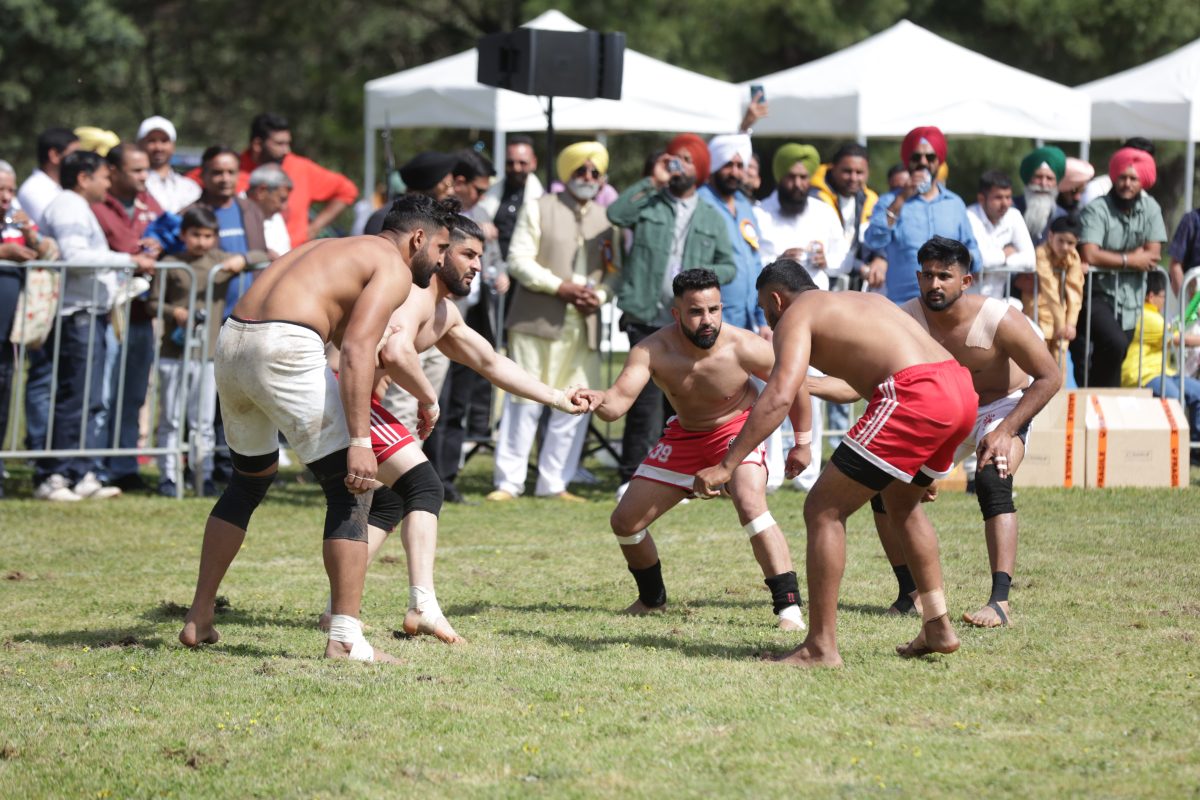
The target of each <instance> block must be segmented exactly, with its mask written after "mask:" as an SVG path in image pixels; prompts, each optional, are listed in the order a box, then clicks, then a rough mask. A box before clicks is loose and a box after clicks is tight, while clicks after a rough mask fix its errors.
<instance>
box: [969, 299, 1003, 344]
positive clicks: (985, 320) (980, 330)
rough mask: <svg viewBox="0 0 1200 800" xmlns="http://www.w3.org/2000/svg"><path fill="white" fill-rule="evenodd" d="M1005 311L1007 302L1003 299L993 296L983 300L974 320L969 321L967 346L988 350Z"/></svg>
mask: <svg viewBox="0 0 1200 800" xmlns="http://www.w3.org/2000/svg"><path fill="white" fill-rule="evenodd" d="M1007 313H1008V303H1006V302H1004V301H1003V300H998V299H996V298H995V297H989V298H987V299H986V300H984V301H983V305H982V306H980V307H979V313H978V314H976V315H975V321H974V322H972V323H971V330H969V331H967V347H978V348H980V349H982V350H990V349H991V347H992V341H993V340H994V339H995V338H996V329H997V328H999V327H1000V320H1002V319H1004V315H1005V314H1007Z"/></svg>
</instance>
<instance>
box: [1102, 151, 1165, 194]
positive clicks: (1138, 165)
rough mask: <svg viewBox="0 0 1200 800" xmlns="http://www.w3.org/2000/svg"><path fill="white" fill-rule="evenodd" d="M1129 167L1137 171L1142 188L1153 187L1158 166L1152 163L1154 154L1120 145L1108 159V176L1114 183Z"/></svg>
mask: <svg viewBox="0 0 1200 800" xmlns="http://www.w3.org/2000/svg"><path fill="white" fill-rule="evenodd" d="M1130 167H1133V168H1134V170H1136V171H1137V176H1138V180H1139V181H1141V183H1142V188H1143V189H1151V188H1153V187H1154V182H1155V181H1157V180H1158V167H1157V166H1155V164H1154V156H1152V155H1150V154H1149V153H1147V152H1146V151H1145V150H1138V149H1137V148H1136V147H1122V148H1121V149H1120V150H1118V151H1117V152H1115V153H1113V157H1112V158H1111V159H1109V161H1108V177H1110V178H1112V181H1113V183H1116V182H1117V178H1119V177H1120V176H1121V175H1123V174H1124V173H1125V170H1127V169H1129V168H1130Z"/></svg>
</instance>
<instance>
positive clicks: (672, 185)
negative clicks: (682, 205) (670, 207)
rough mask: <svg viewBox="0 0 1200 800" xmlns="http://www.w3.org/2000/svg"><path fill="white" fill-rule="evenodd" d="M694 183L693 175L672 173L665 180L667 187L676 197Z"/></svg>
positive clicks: (681, 194) (694, 177) (685, 191)
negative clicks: (668, 178)
mask: <svg viewBox="0 0 1200 800" xmlns="http://www.w3.org/2000/svg"><path fill="white" fill-rule="evenodd" d="M695 185H696V176H695V175H672V176H671V178H670V180H668V181H667V189H669V190H670V191H671V194H673V195H675V196H676V197H682V196H683V195H685V194H687V192H688V191H689V190H690V189H691V188H692V187H693V186H695Z"/></svg>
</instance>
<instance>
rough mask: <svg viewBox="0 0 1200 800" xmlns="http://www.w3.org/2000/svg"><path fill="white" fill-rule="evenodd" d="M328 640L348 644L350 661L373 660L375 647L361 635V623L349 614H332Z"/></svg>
mask: <svg viewBox="0 0 1200 800" xmlns="http://www.w3.org/2000/svg"><path fill="white" fill-rule="evenodd" d="M329 641H331V642H342V643H345V644H349V645H350V660H351V661H374V660H375V648H373V647H371V645H370V644H368V643H367V639H366V637H365V636H363V632H362V623H361V622H359V621H358V620H357V619H355V618H354V617H352V616H350V615H349V614H334V615H333V617H332V618H331V619H330V620H329Z"/></svg>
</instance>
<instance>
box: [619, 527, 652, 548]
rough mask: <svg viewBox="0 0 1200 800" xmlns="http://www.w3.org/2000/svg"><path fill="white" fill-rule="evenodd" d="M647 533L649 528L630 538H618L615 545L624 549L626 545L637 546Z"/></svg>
mask: <svg viewBox="0 0 1200 800" xmlns="http://www.w3.org/2000/svg"><path fill="white" fill-rule="evenodd" d="M649 532H650V529H649V528H643V529H642V530H640V531H638V532H637V533H635V534H633V535H632V536H618V537H617V544H619V545H621V546H622V547H624V546H626V545H632V544H638V543H639V542H641V541H642V539H645V538H646V534H647V533H649Z"/></svg>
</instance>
